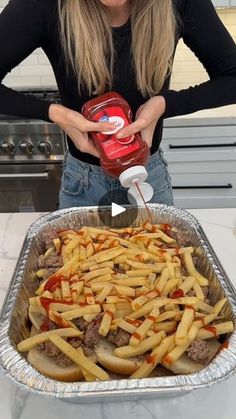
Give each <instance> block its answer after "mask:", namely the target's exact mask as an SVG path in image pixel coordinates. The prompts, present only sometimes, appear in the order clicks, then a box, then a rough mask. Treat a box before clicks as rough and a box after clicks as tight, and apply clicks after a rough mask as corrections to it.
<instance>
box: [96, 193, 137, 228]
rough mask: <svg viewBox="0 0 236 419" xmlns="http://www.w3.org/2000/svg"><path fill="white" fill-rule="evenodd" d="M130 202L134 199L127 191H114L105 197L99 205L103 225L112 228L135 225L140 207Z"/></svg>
mask: <svg viewBox="0 0 236 419" xmlns="http://www.w3.org/2000/svg"><path fill="white" fill-rule="evenodd" d="M129 199H130V200H129ZM130 202H132V199H131V198H130V196H129V195H128V192H127V190H126V189H114V190H111V191H110V192H108V193H107V194H105V195H103V197H102V198H101V199H100V202H99V205H98V214H99V218H100V221H101V222H102V224H103V225H104V226H106V227H112V228H117V227H118V228H119V227H129V226H132V225H135V220H136V218H137V215H138V207H137V205H136V204H135V205H134V204H133V205H131V204H130ZM133 202H134V200H133Z"/></svg>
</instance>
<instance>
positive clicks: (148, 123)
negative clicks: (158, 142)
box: [116, 96, 166, 148]
mask: <svg viewBox="0 0 236 419" xmlns="http://www.w3.org/2000/svg"><path fill="white" fill-rule="evenodd" d="M165 109H166V101H165V98H164V97H163V96H154V97H152V98H151V99H149V100H148V101H147V102H146V103H144V105H142V106H140V108H139V109H138V111H137V113H136V120H135V121H134V122H133V123H132V124H130V125H129V126H128V127H125V128H123V129H121V130H120V131H119V132H118V133H117V134H116V136H117V138H118V139H119V138H125V137H128V136H129V135H133V134H136V133H137V132H141V135H142V138H143V140H144V141H146V143H147V145H148V147H149V148H150V147H151V145H152V139H153V134H154V131H155V128H156V124H157V122H158V120H159V119H160V117H161V116H162V115H163V113H164V112H165Z"/></svg>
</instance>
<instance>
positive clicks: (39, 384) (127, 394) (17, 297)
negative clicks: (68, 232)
mask: <svg viewBox="0 0 236 419" xmlns="http://www.w3.org/2000/svg"><path fill="white" fill-rule="evenodd" d="M149 208H150V210H151V213H152V217H153V221H154V222H157V223H169V224H171V225H174V226H176V227H177V228H179V229H181V230H182V231H184V232H186V234H187V236H188V239H190V240H191V243H192V244H193V245H194V246H196V247H197V248H198V254H199V258H198V260H199V262H198V266H197V268H198V270H199V271H200V272H201V273H202V274H203V275H206V276H207V277H208V278H209V279H210V298H211V300H212V302H213V303H214V301H217V300H218V299H220V298H222V297H223V296H226V297H227V299H228V303H227V304H226V305H225V307H224V315H225V317H226V319H227V320H233V322H234V324H235V323H236V292H235V290H234V288H233V286H232V284H231V282H230V280H229V278H228V277H227V275H226V273H225V272H224V270H223V268H222V266H221V264H220V262H219V261H218V259H217V257H216V255H215V253H214V251H213V249H212V247H211V245H210V244H209V242H208V240H207V238H206V236H205V234H204V232H203V230H202V229H201V227H200V225H199V223H198V221H197V220H196V219H195V218H194V217H193V216H192V215H191V214H189V213H188V212H187V211H183V210H180V209H176V208H173V207H167V206H165V205H157V204H150V205H149ZM104 214H105V217H106V215H107V217H108V219H109V218H110V209H108V208H104ZM126 214H127V219H126V225H130V224H132V218H130V217H132V211H131V212H130V211H126ZM103 219H104V217H103ZM145 219H146V211H145V209H144V208H140V209H139V212H138V217H137V219H136V223H137V224H138V223H139V222H142V221H144V220H145ZM114 220H115V219H114ZM49 224H51V225H52V226H55V227H56V228H58V229H63V228H69V227H71V228H76V229H79V228H80V227H82V226H83V225H90V226H101V225H102V223H101V221H100V218H99V216H98V210H97V207H81V208H72V209H67V210H61V211H57V212H54V213H52V214H49V215H45V216H44V217H42V218H40V219H39V220H38V221H36V222H35V223H33V224H32V226H31V227H30V228H29V230H28V232H27V235H26V238H25V241H24V244H23V247H22V250H21V254H20V257H19V260H18V263H17V265H16V268H15V272H14V274H13V278H12V281H11V284H10V287H9V290H8V293H7V296H6V299H5V303H4V306H3V310H2V313H1V317H0V364H1V368H2V371H3V373H4V374H5V375H6V376H8V377H10V378H11V379H13V380H14V382H15V383H17V384H18V385H19V386H20V387H21V388H24V389H26V390H28V391H33V392H35V393H38V394H41V395H48V396H52V397H57V398H61V399H64V400H70V401H76V402H86V401H89V402H91V401H99V400H104V399H106V398H107V399H109V400H110V401H111V400H117V399H118V398H120V399H123V400H127V399H128V400H130V399H140V398H150V397H153V398H157V397H170V396H171V397H173V395H174V396H177V395H181V394H183V393H185V392H187V391H190V390H193V389H197V388H202V387H208V386H210V385H211V384H213V383H216V382H219V381H220V380H222V379H225V378H226V377H228V376H229V375H230V374H232V373H233V372H234V370H235V368H236V331H234V332H233V333H232V334H231V336H230V337H229V347H228V348H227V349H224V350H222V351H220V353H219V354H218V355H217V356H216V357H215V358H214V360H213V361H212V362H211V363H210V364H209V365H208V366H207V367H206V368H204V369H203V370H201V371H200V372H198V373H195V374H191V375H179V376H167V377H151V378H145V379H141V380H138V379H132V380H131V379H119V380H117V379H112V380H110V381H107V382H94V383H86V382H75V383H63V382H57V381H54V380H52V379H49V378H46V377H44V376H43V375H41V374H40V373H39V372H37V371H36V370H35V369H34V368H33V367H31V366H30V365H29V364H28V363H27V361H26V359H25V358H24V357H23V356H22V355H21V354H20V353H18V351H17V349H16V346H17V344H18V343H19V342H20V341H21V340H23V339H25V338H26V337H28V336H29V332H30V324H29V321H28V316H27V309H28V300H29V297H30V296H33V295H34V292H35V290H36V288H37V286H38V284H37V281H36V280H35V279H34V272H35V271H36V270H37V257H38V255H39V254H40V252H41V250H42V249H41V245H42V240H41V235H42V232H43V231H45V230H47V228H48V226H49ZM116 226H118V225H116Z"/></svg>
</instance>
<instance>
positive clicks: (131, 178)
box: [119, 166, 154, 205]
mask: <svg viewBox="0 0 236 419" xmlns="http://www.w3.org/2000/svg"><path fill="white" fill-rule="evenodd" d="M147 177H148V172H147V170H146V169H145V167H144V166H133V167H130V168H129V169H126V170H125V171H124V172H122V173H121V175H120V177H119V180H120V183H121V185H122V186H124V188H129V190H128V192H129V194H130V195H131V197H133V198H134V199H135V201H136V203H137V204H138V205H143V200H142V197H141V195H140V193H139V191H138V188H137V187H136V185H135V183H137V184H138V185H139V188H140V191H141V193H142V195H143V198H144V201H145V202H149V201H150V200H151V199H152V197H153V193H154V192H153V188H152V186H151V185H149V184H148V183H146V182H144V181H145V180H146V179H147ZM132 203H133V202H132Z"/></svg>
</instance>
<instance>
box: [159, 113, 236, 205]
mask: <svg viewBox="0 0 236 419" xmlns="http://www.w3.org/2000/svg"><path fill="white" fill-rule="evenodd" d="M161 148H162V150H163V152H164V156H165V158H166V160H167V162H168V167H169V173H170V175H171V179H172V187H173V195H174V203H175V205H176V206H177V207H180V208H223V207H236V120H234V119H233V118H224V119H218V118H215V119H209V120H208V119H198V118H195V119H193V118H191V119H172V120H169V121H168V120H166V121H165V127H164V131H163V141H162V143H161Z"/></svg>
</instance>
